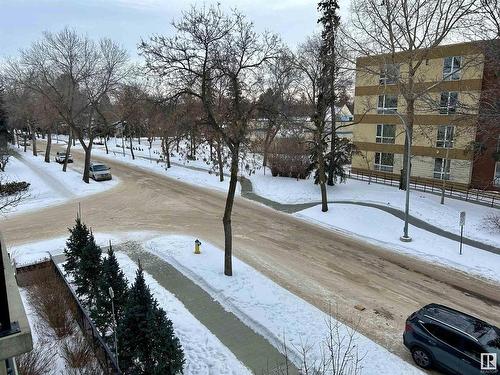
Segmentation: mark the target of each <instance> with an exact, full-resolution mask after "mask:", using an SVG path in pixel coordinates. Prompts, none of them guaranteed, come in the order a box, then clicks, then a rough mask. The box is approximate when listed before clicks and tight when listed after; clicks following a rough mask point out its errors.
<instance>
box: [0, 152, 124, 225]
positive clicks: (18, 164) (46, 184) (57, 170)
mask: <svg viewBox="0 0 500 375" xmlns="http://www.w3.org/2000/svg"><path fill="white" fill-rule="evenodd" d="M18 155H19V156H18V157H19V158H16V157H11V158H10V159H9V162H8V164H7V167H6V168H5V172H3V176H4V178H5V179H6V180H8V181H26V182H29V183H30V188H29V197H28V198H27V199H25V200H24V201H23V202H21V204H19V205H18V206H17V207H15V208H13V209H12V210H10V211H9V212H8V213H7V214H8V215H12V214H17V213H20V212H26V211H30V210H36V209H40V208H43V207H47V206H49V205H55V204H61V203H64V202H65V201H67V200H69V199H73V198H76V197H83V196H86V195H90V194H95V193H99V192H102V191H105V190H107V189H111V188H113V187H114V186H116V185H117V184H118V183H119V180H118V179H117V178H114V179H113V180H111V181H101V182H95V181H93V180H90V183H88V184H86V183H84V182H83V181H82V175H81V172H80V171H77V170H75V169H73V166H72V165H71V164H69V166H68V169H67V171H66V173H65V172H63V171H62V166H61V165H60V164H58V163H55V162H54V161H53V160H51V162H50V163H45V162H44V159H43V158H44V157H43V155H39V156H38V157H35V156H33V154H32V153H31V152H22V151H21V152H19V153H18Z"/></svg>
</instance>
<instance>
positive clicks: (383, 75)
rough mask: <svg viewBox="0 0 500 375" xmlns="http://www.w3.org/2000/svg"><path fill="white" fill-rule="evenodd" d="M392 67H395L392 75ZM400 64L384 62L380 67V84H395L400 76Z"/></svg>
mask: <svg viewBox="0 0 500 375" xmlns="http://www.w3.org/2000/svg"><path fill="white" fill-rule="evenodd" d="M390 68H394V73H395V74H394V75H391V74H390V73H389V72H390ZM399 70H400V66H399V64H384V65H382V66H381V67H380V76H379V80H378V82H379V84H380V85H393V84H395V83H396V82H397V81H398V78H399Z"/></svg>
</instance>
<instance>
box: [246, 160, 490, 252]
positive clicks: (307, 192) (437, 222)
mask: <svg viewBox="0 0 500 375" xmlns="http://www.w3.org/2000/svg"><path fill="white" fill-rule="evenodd" d="M250 179H251V181H252V187H253V190H254V192H255V193H257V194H258V195H261V196H263V197H265V198H268V199H271V200H274V201H277V202H280V203H290V204H295V203H310V202H320V201H321V193H320V189H319V186H318V185H315V184H314V183H313V180H312V179H307V180H296V179H293V178H287V177H272V175H271V173H270V171H269V169H267V171H266V174H265V175H264V171H263V169H261V170H259V171H257V173H256V174H255V175H252V176H251V177H250ZM327 190H328V200H330V201H341V200H349V201H355V202H356V201H357V202H371V203H378V204H381V205H385V206H388V207H393V208H397V209H399V210H404V207H405V192H404V191H402V190H399V189H398V188H397V187H392V186H387V185H382V184H375V183H372V184H370V185H368V183H367V182H365V181H358V180H353V179H348V180H347V182H346V183H345V184H337V185H335V186H327ZM351 207H352V206H351ZM461 211H465V212H466V213H467V222H466V225H465V228H464V235H465V236H466V237H469V238H471V239H475V240H478V241H482V242H484V243H488V244H490V245H493V246H499V247H500V233H498V232H497V233H493V232H492V231H491V230H489V228H487V226H485V225H484V219H485V218H486V217H487V216H489V215H492V214H497V215H500V210H498V209H495V208H490V207H485V206H482V205H478V204H474V203H470V202H464V201H460V200H457V199H450V198H446V199H445V204H444V205H442V204H440V197H439V196H437V195H435V194H430V193H424V192H420V191H416V190H412V191H411V193H410V214H411V215H412V216H415V217H417V218H419V219H422V220H425V221H427V222H428V223H429V224H432V225H434V226H437V227H440V228H442V229H444V230H447V231H449V232H453V233H457V232H458V233H460V228H459V225H458V222H459V221H458V220H459V216H460V212H461Z"/></svg>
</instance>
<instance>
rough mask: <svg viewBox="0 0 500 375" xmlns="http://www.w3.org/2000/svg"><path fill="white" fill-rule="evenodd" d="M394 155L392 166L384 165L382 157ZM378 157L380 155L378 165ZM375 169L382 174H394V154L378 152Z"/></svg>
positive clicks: (374, 162) (374, 159) (374, 163)
mask: <svg viewBox="0 0 500 375" xmlns="http://www.w3.org/2000/svg"><path fill="white" fill-rule="evenodd" d="M384 154H385V155H392V165H389V164H382V155H384ZM377 155H378V159H379V161H378V163H377ZM373 169H374V170H376V171H380V172H389V173H392V172H393V170H394V154H392V153H390V152H376V153H375V157H374V158H373Z"/></svg>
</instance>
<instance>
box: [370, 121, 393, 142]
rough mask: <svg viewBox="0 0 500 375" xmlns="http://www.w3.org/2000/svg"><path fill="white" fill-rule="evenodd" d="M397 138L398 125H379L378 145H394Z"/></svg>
mask: <svg viewBox="0 0 500 375" xmlns="http://www.w3.org/2000/svg"><path fill="white" fill-rule="evenodd" d="M395 137H396V125H388V124H378V125H377V136H376V137H375V142H377V143H394V138H395Z"/></svg>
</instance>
